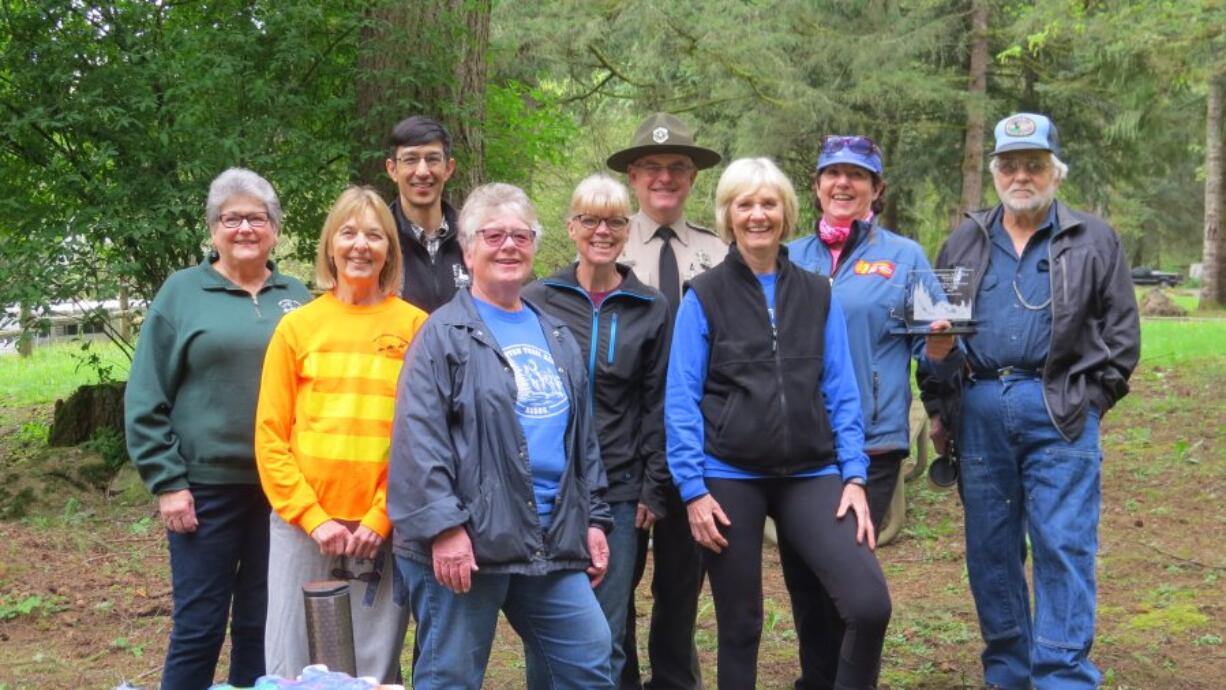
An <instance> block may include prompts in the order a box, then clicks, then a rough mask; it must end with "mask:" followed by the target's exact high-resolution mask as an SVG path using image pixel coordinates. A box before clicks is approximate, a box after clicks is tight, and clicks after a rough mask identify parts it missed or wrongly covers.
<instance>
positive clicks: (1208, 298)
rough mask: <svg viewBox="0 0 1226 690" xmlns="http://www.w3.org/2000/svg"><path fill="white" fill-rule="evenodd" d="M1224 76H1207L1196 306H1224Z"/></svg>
mask: <svg viewBox="0 0 1226 690" xmlns="http://www.w3.org/2000/svg"><path fill="white" fill-rule="evenodd" d="M1223 82H1226V76H1223V75H1215V76H1212V77H1210V79H1209V96H1208V98H1207V99H1206V100H1207V102H1208V103H1207V105H1208V107H1207V109H1206V110H1207V112H1206V116H1205V244H1204V250H1203V254H1202V257H1201V261H1202V264H1203V266H1204V271H1205V273H1204V277H1203V278H1202V279H1201V288H1200V308H1201V309H1210V308H1216V307H1221V306H1223V305H1226V251H1223V247H1222V244H1223V242H1222V195H1223V193H1224V191H1226V190H1224V189H1223V185H1224V184H1226V183H1224V181H1223V176H1222V153H1223V151H1222V90H1223Z"/></svg>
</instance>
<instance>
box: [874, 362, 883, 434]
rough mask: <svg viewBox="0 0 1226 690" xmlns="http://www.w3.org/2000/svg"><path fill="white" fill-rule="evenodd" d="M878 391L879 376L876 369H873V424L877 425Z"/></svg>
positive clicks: (879, 385) (879, 386)
mask: <svg viewBox="0 0 1226 690" xmlns="http://www.w3.org/2000/svg"><path fill="white" fill-rule="evenodd" d="M880 390H881V375H880V374H878V373H877V370H876V369H874V370H873V424H876V423H877V417H878V412H879V411H880V404H879V402H878V400H879V398H878V393H879V392H880Z"/></svg>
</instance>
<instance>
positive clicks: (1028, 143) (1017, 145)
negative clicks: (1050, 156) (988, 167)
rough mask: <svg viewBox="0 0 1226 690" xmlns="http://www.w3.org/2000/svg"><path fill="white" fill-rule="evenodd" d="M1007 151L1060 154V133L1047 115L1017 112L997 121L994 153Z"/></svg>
mask: <svg viewBox="0 0 1226 690" xmlns="http://www.w3.org/2000/svg"><path fill="white" fill-rule="evenodd" d="M1006 151H1051V152H1052V153H1054V154H1056V155H1057V156H1059V155H1060V133H1059V132H1057V131H1056V125H1055V123H1053V122H1052V121H1051V119H1049V118H1048V117H1047V116H1045V115H1036V114H1035V113H1015V114H1013V115H1010V116H1009V117H1006V118H1005V119H1003V120H1001V121H1000V122H997V123H996V150H995V151H993V152H992V155H993V156H995V155H997V154H1001V153H1005V152H1006Z"/></svg>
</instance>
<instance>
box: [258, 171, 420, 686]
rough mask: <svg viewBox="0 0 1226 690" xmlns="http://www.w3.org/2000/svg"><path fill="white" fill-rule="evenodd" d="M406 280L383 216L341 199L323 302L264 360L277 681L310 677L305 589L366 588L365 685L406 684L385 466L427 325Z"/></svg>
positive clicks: (334, 214) (262, 444) (357, 637)
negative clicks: (409, 356) (401, 387)
mask: <svg viewBox="0 0 1226 690" xmlns="http://www.w3.org/2000/svg"><path fill="white" fill-rule="evenodd" d="M401 267H402V263H401V254H400V247H399V244H398V241H397V236H396V224H395V221H394V220H393V219H392V215H391V212H390V211H389V210H388V208H387V205H386V204H384V203H383V200H382V199H381V198H379V196H378V194H376V193H375V192H374V191H373V190H371V189H369V188H357V187H351V188H350V189H348V190H346V191H345V192H344V193H343V194H341V196H340V198H339V199H337V201H336V203H335V204H334V205H333V206H332V210H331V211H330V212H329V213H328V218H327V220H326V221H325V222H324V227H323V230H322V232H321V233H320V237H319V250H318V253H317V256H316V260H315V271H316V282H317V285H318V286H319V287H322V288H325V289H327V290H328V292H326V293H324V294H323V295H322V296H321V297H319V298H318V299H316V300H315V301H313V302H311V303H310V304H309V305H308V306H307V307H304V308H302V309H299V310H297V311H295V312H294V313H293V314H290V315H289V316H287V317H286V318H284V319H282V321H281V323H280V324H279V325H278V327H277V330H276V332H275V333H274V334H273V337H272V342H271V343H269V346H268V352H267V355H266V356H265V358H264V371H263V376H262V378H261V382H260V401H259V407H258V409H257V412H256V430H255V450H256V462H257V466H258V468H259V471H260V483H261V484H262V485H263V487H264V493H265V494H267V496H268V500H269V503H270V504H271V505H272V509H273V514H272V517H271V525H270V548H269V572H268V623H267V625H266V626H265V631H266V632H265V645H264V646H265V655H266V657H267V671H268V673H270V674H274V675H280V676H283V677H287V678H293V677H296V676H297V675H298V673H299V672H300V671H301V670H302V668H303V666H305V665H306V664H307V640H306V622H305V621H306V614H305V611H304V608H303V603H302V592H301V586H302V584H303V583H304V582H307V581H309V580H323V579H337V578H341V579H351V580H356V581H359V582H361V583H364V585H365V586H358V587H355V590H354V591H353V592H352V593H351V595H350V596H351V600H350V604H351V607H352V616H353V623H354V625H353V627H354V647H355V651H356V653H357V671H358V674H359V675H363V676H373V677H375V678H378V679H380V680H381V681H383V682H387V683H390V682H395V681H397V680H398V677H399V673H400V651H401V647H402V645H403V642H404V632H405V628H406V626H407V624H408V609H407V608H403V607H401V606H400V605H398V604H397V603H396V602H395V601H394V600H393V599H394V597H393V593H392V586H393V581H394V580H395V576H394V566H393V565H392V563H391V561H390V556H389V552H390V550H389V540H388V537H389V536H390V534H391V523H390V521H389V520H388V517H387V460H388V449H389V447H390V443H391V421H392V409H393V407H394V404H395V398H396V380H397V378H398V376H399V374H400V367H401V364H402V363H403V361H404V353H405V351H406V350H407V349H408V346H409V344H410V342H412V340H413V337H414V336H415V335H416V334H417V330H418V329H419V328H420V327H421V325H422V324H423V323H425V320H426V314H425V312H423V311H421V310H420V309H418V308H417V307H414V306H412V305H411V304H409V303H407V302H405V301H403V300H401V299H400V298H399V297H398V292H399V289H400V285H401V270H402V268H401ZM290 316H292V317H295V318H290ZM355 584H356V583H355Z"/></svg>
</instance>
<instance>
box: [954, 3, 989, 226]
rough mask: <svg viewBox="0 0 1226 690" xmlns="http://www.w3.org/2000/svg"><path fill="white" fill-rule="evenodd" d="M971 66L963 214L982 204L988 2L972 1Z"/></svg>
mask: <svg viewBox="0 0 1226 690" xmlns="http://www.w3.org/2000/svg"><path fill="white" fill-rule="evenodd" d="M970 38H971V66H970V84H969V86H968V88H967V99H966V140H965V142H964V143H963V145H962V201H961V204H960V205H959V209H958V214H957V215H956V216H955V223H954V225H952V226H951V228H952V227H956V226H957V222H956V221H957V220H958V219H960V218H961V216H962V213H964V212H966V211H970V210H973V209H977V208H979V207H980V206H981V205H982V204H983V139H984V130H985V128H986V126H987V124H986V122H985V119H986V117H985V115H986V113H985V109H986V107H987V90H988V0H972V2H971V35H970Z"/></svg>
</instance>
